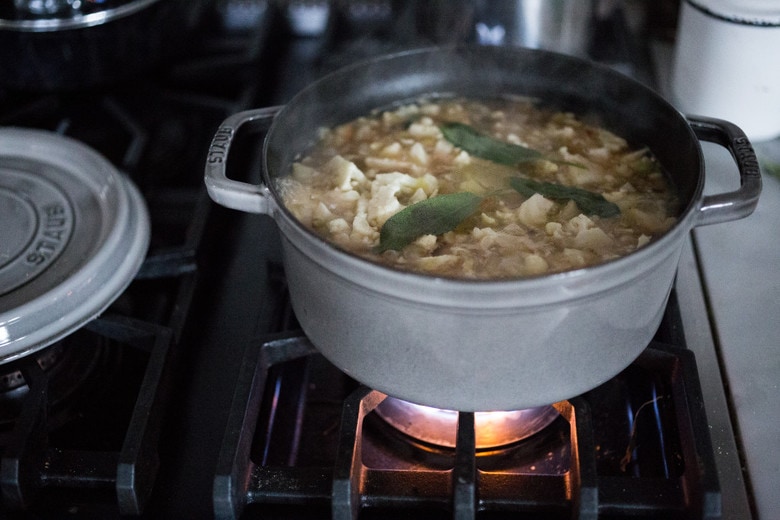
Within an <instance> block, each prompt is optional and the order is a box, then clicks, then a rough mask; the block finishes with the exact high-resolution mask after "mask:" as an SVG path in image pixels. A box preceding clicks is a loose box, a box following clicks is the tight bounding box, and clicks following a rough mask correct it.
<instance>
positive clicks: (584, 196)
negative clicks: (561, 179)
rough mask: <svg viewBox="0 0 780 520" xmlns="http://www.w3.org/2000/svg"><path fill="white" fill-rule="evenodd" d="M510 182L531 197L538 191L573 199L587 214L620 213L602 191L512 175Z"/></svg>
mask: <svg viewBox="0 0 780 520" xmlns="http://www.w3.org/2000/svg"><path fill="white" fill-rule="evenodd" d="M509 184H510V185H511V186H512V188H513V189H514V190H515V191H517V192H518V193H520V194H522V195H525V196H526V197H530V196H531V195H533V194H534V193H538V194H540V195H542V196H544V197H547V198H548V199H555V200H573V201H574V202H575V203H576V204H577V207H579V208H580V210H581V211H582V212H583V213H585V214H586V215H598V216H600V217H614V216H616V215H620V207H619V206H618V205H617V204H615V203H614V202H610V201H608V200H607V199H605V198H604V197H603V196H602V195H601V194H600V193H595V192H592V191H588V190H583V189H582V188H577V187H574V186H564V185H562V184H554V183H552V182H539V181H534V180H531V179H523V178H521V177H512V178H511V179H509Z"/></svg>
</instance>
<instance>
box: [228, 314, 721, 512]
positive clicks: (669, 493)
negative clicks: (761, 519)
mask: <svg viewBox="0 0 780 520" xmlns="http://www.w3.org/2000/svg"><path fill="white" fill-rule="evenodd" d="M670 309H671V311H670V312H672V311H673V309H674V305H673V304H672V305H671V306H670ZM667 321H668V320H667ZM669 334H671V335H675V334H676V333H675V332H674V331H672V332H670V333H669ZM659 335H661V334H659ZM384 397H385V396H384V394H382V393H380V392H377V391H372V390H370V389H367V388H365V387H363V386H361V385H359V384H358V383H356V382H355V381H353V380H351V379H350V378H349V377H347V376H345V375H343V374H341V373H340V372H339V371H338V370H337V369H336V368H335V367H333V366H332V365H330V364H329V363H328V362H327V361H325V360H324V359H323V358H322V357H321V356H320V355H319V354H318V353H317V352H316V350H315V348H314V347H313V346H312V345H311V343H310V342H309V341H308V339H306V338H305V337H304V336H300V335H298V334H296V333H294V332H293V333H284V334H282V335H281V336H275V337H272V338H270V339H268V341H264V342H260V343H259V344H256V345H253V346H250V347H249V348H248V349H247V352H246V355H245V358H244V362H243V367H242V371H241V373H240V376H239V380H238V382H237V386H236V391H235V396H234V401H233V406H232V409H231V412H230V416H229V419H228V425H227V429H226V433H225V436H224V439H223V444H222V450H221V452H220V457H219V461H218V465H217V473H216V476H215V478H214V507H215V512H216V516H217V517H218V518H259V517H262V518H327V517H330V518H333V519H335V520H347V519H349V520H356V519H374V518H398V517H399V516H400V515H403V514H406V515H409V516H413V517H425V518H458V519H461V518H462V519H473V518H495V519H499V518H534V519H537V518H538V519H542V518H552V519H558V518H580V519H594V520H595V519H605V518H609V519H619V518H637V517H638V518H668V519H704V518H706V519H716V518H720V515H721V513H720V498H721V497H720V489H719V483H718V479H717V475H716V469H715V462H714V457H713V452H712V446H711V443H710V439H709V432H708V431H707V426H706V425H707V421H706V418H705V417H704V411H703V404H702V398H701V391H700V388H699V383H698V376H697V372H696V366H695V360H694V358H693V355H692V353H691V352H690V351H688V350H686V349H684V348H681V347H679V346H670V345H668V344H666V343H663V342H661V341H654V342H653V343H651V345H650V346H649V347H648V349H646V351H645V352H644V353H643V354H642V355H641V356H640V357H639V358H638V359H637V360H636V361H635V362H634V363H633V364H632V365H631V366H630V367H628V368H627V369H626V370H625V371H624V372H623V373H621V374H620V375H619V376H617V377H616V378H614V379H613V380H611V381H609V382H607V383H605V384H604V385H602V386H600V387H598V388H596V389H594V390H592V391H590V392H588V393H586V394H584V395H582V396H580V397H577V398H574V399H571V400H569V401H566V402H561V403H557V404H556V405H555V407H556V408H557V409H558V411H559V412H560V415H561V418H559V420H558V421H557V422H556V423H554V424H553V425H551V426H550V427H548V429H547V430H545V431H543V432H540V433H538V434H536V435H535V436H533V437H531V438H529V439H526V440H523V441H520V442H519V443H517V444H516V445H513V446H509V447H504V448H501V449H497V450H493V451H490V452H488V453H485V452H482V451H478V450H476V449H475V435H474V415H473V414H472V413H460V414H459V421H458V433H457V435H458V437H457V446H456V448H455V449H454V450H450V451H448V450H446V449H436V448H433V447H430V446H429V447H425V446H423V447H419V446H417V447H415V445H414V443H413V442H411V441H409V442H403V441H400V442H397V443H396V445H397V446H399V447H398V448H397V449H396V448H393V447H392V446H393V442H392V441H391V442H388V439H387V436H388V433H387V431H386V430H387V428H388V426H387V425H385V428H384V429H383V428H382V425H380V424H378V423H379V421H380V420H379V419H378V418H377V417H374V415H372V413H371V412H372V410H373V409H374V408H375V407H376V406H377V405H378V404H379V403H380V402H381V401H382V400H383V399H384ZM389 435H392V434H389ZM398 435H400V434H398ZM377 436H379V437H381V438H380V439H379V440H377ZM421 515H422V516H421Z"/></svg>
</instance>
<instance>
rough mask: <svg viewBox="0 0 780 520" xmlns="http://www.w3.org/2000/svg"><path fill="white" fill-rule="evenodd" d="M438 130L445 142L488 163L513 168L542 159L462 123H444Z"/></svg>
mask: <svg viewBox="0 0 780 520" xmlns="http://www.w3.org/2000/svg"><path fill="white" fill-rule="evenodd" d="M440 129H441V133H442V134H443V135H444V138H445V139H446V140H447V141H449V142H450V143H452V144H454V145H455V146H457V147H458V148H460V149H461V150H465V151H466V152H468V153H470V154H471V155H475V156H477V157H480V158H482V159H487V160H488V161H493V162H497V163H499V164H506V165H509V166H514V165H516V164H519V163H522V162H528V161H535V160H537V159H542V158H543V155H542V153H541V152H539V151H538V150H533V149H531V148H526V147H525V146H520V145H518V144H512V143H506V142H504V141H499V140H498V139H493V138H492V137H490V136H487V135H484V134H481V133H479V132H477V131H476V130H474V129H473V128H472V127H470V126H469V125H464V124H463V123H445V124H443V125H442V126H441V127H440Z"/></svg>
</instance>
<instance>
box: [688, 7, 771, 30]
mask: <svg viewBox="0 0 780 520" xmlns="http://www.w3.org/2000/svg"><path fill="white" fill-rule="evenodd" d="M688 1H689V2H690V3H691V4H692V5H694V6H696V7H698V8H699V9H702V10H703V11H705V12H707V13H709V14H710V15H712V16H716V17H718V18H722V19H723V20H725V21H728V22H733V23H739V24H745V25H757V26H767V27H774V26H777V25H780V3H778V2H777V0H688Z"/></svg>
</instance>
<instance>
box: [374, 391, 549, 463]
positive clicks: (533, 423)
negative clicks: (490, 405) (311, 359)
mask: <svg viewBox="0 0 780 520" xmlns="http://www.w3.org/2000/svg"><path fill="white" fill-rule="evenodd" d="M375 411H376V414H377V415H378V416H379V417H381V418H382V419H384V421H385V422H387V423H388V424H390V425H391V426H393V427H394V428H396V429H397V430H398V431H400V432H402V433H404V434H406V435H408V436H410V437H412V438H414V439H417V440H419V441H422V442H426V443H430V444H433V445H435V446H443V447H446V448H455V445H456V433H457V429H458V412H456V411H453V410H441V409H438V408H431V407H429V406H423V405H419V404H415V403H410V402H408V401H403V400H401V399H396V398H395V397H388V398H386V399H385V400H384V401H382V403H381V404H379V406H377V408H376V410H375ZM559 415H560V414H559V413H558V411H557V410H556V409H555V408H554V407H553V406H540V407H537V408H530V409H526V410H514V411H498V412H476V413H475V414H474V428H475V435H476V448H477V450H486V449H493V448H498V447H502V446H506V445H508V444H512V443H515V442H518V441H521V440H523V439H526V438H528V437H530V436H532V435H534V434H536V433H538V432H540V431H542V430H543V429H545V428H546V427H547V426H549V425H550V424H551V423H552V422H553V421H554V420H555V419H556V418H558V416H559Z"/></svg>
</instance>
